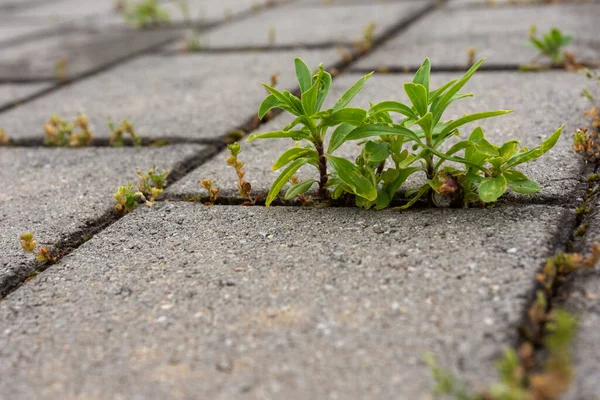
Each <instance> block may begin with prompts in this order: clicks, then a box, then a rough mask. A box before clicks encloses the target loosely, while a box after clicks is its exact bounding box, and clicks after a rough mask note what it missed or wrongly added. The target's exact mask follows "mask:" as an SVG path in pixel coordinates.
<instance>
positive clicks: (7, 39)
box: [0, 16, 58, 47]
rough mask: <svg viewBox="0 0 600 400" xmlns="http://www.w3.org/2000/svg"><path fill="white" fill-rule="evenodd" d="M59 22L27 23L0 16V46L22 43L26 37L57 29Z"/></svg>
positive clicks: (29, 37)
mask: <svg viewBox="0 0 600 400" xmlns="http://www.w3.org/2000/svg"><path fill="white" fill-rule="evenodd" d="M57 25H58V24H57V23H55V22H53V21H40V22H36V23H31V24H27V23H24V22H23V21H20V20H14V19H12V18H5V16H2V17H0V47H6V46H9V45H11V44H14V43H20V42H22V41H24V40H26V39H31V38H33V37H36V36H39V35H42V34H47V33H50V32H53V31H55V30H56V29H57Z"/></svg>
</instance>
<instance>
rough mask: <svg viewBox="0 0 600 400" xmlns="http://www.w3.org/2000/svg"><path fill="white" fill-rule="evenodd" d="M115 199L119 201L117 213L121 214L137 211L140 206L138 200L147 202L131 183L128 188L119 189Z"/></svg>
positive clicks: (116, 208)
mask: <svg viewBox="0 0 600 400" xmlns="http://www.w3.org/2000/svg"><path fill="white" fill-rule="evenodd" d="M113 197H114V198H115V200H116V201H117V204H116V205H115V211H117V212H118V213H121V214H126V213H128V212H131V211H133V210H135V209H136V208H137V206H139V203H138V200H145V198H144V195H143V194H142V193H141V192H139V191H137V190H135V189H134V187H133V185H131V182H130V183H128V184H127V186H121V187H119V188H118V189H117V191H116V192H115V193H114V194H113Z"/></svg>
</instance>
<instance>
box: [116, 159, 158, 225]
mask: <svg viewBox="0 0 600 400" xmlns="http://www.w3.org/2000/svg"><path fill="white" fill-rule="evenodd" d="M136 173H137V176H138V182H137V184H136V186H133V185H132V184H131V182H129V183H128V184H127V186H120V187H119V188H118V189H117V191H116V192H115V193H114V194H113V197H114V199H115V200H116V202H117V204H115V211H117V212H118V213H120V214H126V213H129V212H131V211H133V210H134V209H136V208H137V207H138V206H139V205H140V204H141V203H146V205H148V206H151V205H153V204H154V202H155V201H156V199H157V198H158V197H159V196H160V195H161V194H162V193H163V190H164V188H165V187H166V185H167V177H168V175H169V171H163V172H157V170H156V166H152V168H150V170H149V171H148V172H147V173H143V172H142V171H140V170H139V169H138V170H137V171H136Z"/></svg>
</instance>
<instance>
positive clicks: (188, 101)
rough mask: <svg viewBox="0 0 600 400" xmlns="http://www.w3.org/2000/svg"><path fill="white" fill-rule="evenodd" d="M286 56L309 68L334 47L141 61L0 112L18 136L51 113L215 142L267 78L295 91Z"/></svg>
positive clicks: (250, 106) (255, 101)
mask: <svg viewBox="0 0 600 400" xmlns="http://www.w3.org/2000/svg"><path fill="white" fill-rule="evenodd" d="M294 57H302V58H303V59H305V60H306V62H307V63H309V64H310V65H318V63H319V62H324V63H325V64H326V65H331V64H334V63H336V62H337V61H339V57H340V56H339V55H338V54H337V53H336V52H335V50H316V51H306V50H305V51H285V52H278V53H252V52H251V53H241V54H193V55H187V56H180V57H173V56H170V57H166V56H147V57H141V58H138V59H136V60H134V61H132V62H129V63H126V64H123V65H122V66H119V67H117V68H114V69H111V70H108V71H106V72H104V73H101V74H99V75H97V76H94V77H92V78H90V79H86V80H83V81H80V82H77V83H75V84H73V85H69V86H68V87H65V88H63V89H62V90H60V91H58V92H55V93H52V94H50V95H48V96H44V97H43V98H40V99H38V100H36V101H33V102H31V103H29V104H28V105H27V108H22V109H15V110H11V111H10V112H7V113H4V114H1V115H0V126H4V127H5V128H6V129H7V131H9V130H10V132H12V134H13V135H15V136H16V137H19V138H31V137H39V136H40V135H41V131H42V126H43V124H44V122H45V121H46V120H47V119H48V118H49V116H50V115H52V114H53V113H58V114H60V115H63V116H64V117H65V118H72V117H73V116H75V115H76V114H77V112H82V113H85V114H87V116H88V118H89V119H90V121H91V122H92V123H93V124H94V125H95V126H94V127H93V128H94V131H95V132H96V136H97V137H107V136H108V135H109V132H108V128H107V127H106V124H105V121H106V118H107V117H108V116H111V117H112V118H113V119H114V120H115V121H119V120H121V119H125V118H126V119H129V120H130V121H131V122H133V123H134V124H135V126H136V129H137V130H138V132H139V134H140V135H141V136H142V137H147V138H153V137H154V138H156V137H161V138H164V137H180V138H181V137H185V138H191V139H198V138H202V139H218V138H220V137H222V136H224V135H225V134H227V133H228V132H229V131H231V130H232V129H237V128H238V127H239V126H240V125H242V124H244V123H245V122H246V121H247V120H248V119H249V118H251V117H252V116H254V115H255V113H256V111H257V110H258V107H259V105H260V103H261V102H262V100H263V99H264V97H265V96H266V93H267V92H266V90H265V89H264V88H263V87H262V86H261V85H262V83H269V80H270V76H271V75H272V74H273V73H276V72H278V73H280V76H279V84H278V86H277V87H279V88H280V89H282V90H283V89H285V88H293V87H295V86H296V77H295V74H294Z"/></svg>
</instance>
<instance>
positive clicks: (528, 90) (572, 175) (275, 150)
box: [169, 72, 593, 203]
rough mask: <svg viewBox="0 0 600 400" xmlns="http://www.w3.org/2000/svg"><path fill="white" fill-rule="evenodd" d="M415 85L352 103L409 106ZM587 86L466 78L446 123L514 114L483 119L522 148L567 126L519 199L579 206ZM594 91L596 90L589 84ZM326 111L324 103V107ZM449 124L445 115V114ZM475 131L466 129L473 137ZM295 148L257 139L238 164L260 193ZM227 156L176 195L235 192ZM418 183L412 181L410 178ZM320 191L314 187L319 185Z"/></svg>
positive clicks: (341, 83)
mask: <svg viewBox="0 0 600 400" xmlns="http://www.w3.org/2000/svg"><path fill="white" fill-rule="evenodd" d="M457 76H460V74H433V75H432V87H437V86H439V85H441V84H443V83H445V82H447V81H448V80H450V79H451V78H453V77H457ZM359 78H360V75H354V74H346V75H343V76H342V77H340V78H336V79H335V80H334V85H333V88H332V91H331V93H330V96H329V98H328V101H329V106H331V105H333V103H334V102H335V101H337V99H338V98H339V97H340V96H341V95H342V94H343V93H344V92H345V90H346V89H347V88H348V87H350V86H351V85H352V84H353V83H354V82H355V81H356V80H358V79H359ZM410 80H412V76H411V75H385V74H376V75H375V76H373V77H372V78H371V79H370V80H369V81H367V84H366V85H365V87H364V88H363V90H362V91H361V92H360V93H359V94H358V96H356V98H355V99H354V100H353V101H352V103H351V104H352V105H355V106H358V107H368V106H369V104H368V103H369V101H372V102H374V103H377V102H380V101H383V100H399V101H403V102H405V101H406V96H405V94H404V91H403V83H404V82H405V81H410ZM587 84H588V81H586V80H585V78H583V77H581V76H579V75H578V74H564V73H561V72H548V73H542V74H523V73H518V72H515V73H492V72H480V73H477V74H475V76H474V77H473V78H472V79H471V81H469V83H468V84H467V86H465V88H464V89H463V92H465V93H473V94H474V95H475V97H473V98H467V99H464V100H461V101H459V102H456V103H454V104H453V105H452V106H450V107H449V108H448V110H447V119H453V118H457V117H460V116H462V115H463V114H465V113H474V112H480V111H490V110H497V109H514V110H515V111H514V112H513V113H512V114H509V115H505V116H501V117H497V118H493V119H489V120H484V121H481V123H480V124H481V126H483V127H484V130H485V133H486V137H488V139H489V140H490V141H491V142H492V143H495V144H501V143H503V142H504V141H507V140H510V139H515V138H518V139H520V140H521V144H522V145H524V146H527V147H529V148H532V147H534V146H536V145H538V144H539V143H541V142H542V141H543V140H544V139H545V138H547V137H548V136H550V135H551V134H552V133H553V132H554V130H556V129H557V128H558V127H559V126H560V125H561V124H564V125H565V129H564V133H563V136H562V137H561V139H560V141H559V143H558V144H557V145H556V147H555V148H554V149H553V150H551V151H550V153H548V154H546V155H545V156H544V157H542V158H541V159H538V160H537V161H535V162H533V163H531V164H530V165H529V164H525V165H524V166H521V167H520V168H519V169H521V170H522V171H523V172H524V173H526V174H527V175H528V176H529V177H530V178H532V179H534V180H536V181H537V182H539V183H540V185H541V186H542V191H541V192H539V193H538V194H536V195H532V196H524V195H515V196H516V198H518V199H520V200H521V201H536V200H537V201H540V200H558V199H560V200H561V201H563V202H567V203H568V202H577V201H578V200H577V198H578V197H579V196H581V193H579V191H580V189H581V187H582V184H581V183H580V182H579V177H580V171H581V167H582V163H581V161H580V160H579V157H578V156H577V155H576V154H575V153H574V152H573V151H572V150H571V143H572V133H573V132H574V130H575V129H576V128H578V127H579V126H583V125H585V122H586V120H585V118H584V117H583V115H582V113H583V111H584V110H585V109H586V108H587V107H589V105H588V102H587V100H586V99H583V98H581V97H580V95H579V94H580V92H581V90H582V88H584V87H586V86H587ZM591 88H593V87H591ZM325 106H327V104H326V105H325ZM444 119H446V117H444ZM289 122H290V118H289V117H287V116H286V115H282V116H279V117H277V118H275V119H274V120H273V121H270V122H269V123H267V124H266V125H264V126H263V127H261V128H260V130H259V132H262V131H264V132H268V131H272V130H279V129H282V128H283V127H284V126H285V125H286V124H287V123H289ZM474 126H475V125H473V124H471V125H470V129H463V130H461V132H462V134H463V136H468V134H469V133H470V132H471V130H472V128H474ZM291 146H293V141H292V140H291V139H279V140H256V141H254V142H251V143H244V144H243V145H242V148H243V152H242V154H241V155H240V159H241V160H242V161H245V162H246V165H245V170H246V171H247V175H246V179H247V180H248V182H250V183H251V184H252V187H253V188H254V191H255V193H256V194H264V193H266V192H268V189H269V188H270V186H271V184H272V183H273V181H274V180H275V178H276V177H277V176H278V174H279V172H280V171H275V172H273V171H271V166H272V165H273V163H274V162H275V161H276V160H277V158H278V157H279V155H280V154H281V153H282V152H283V151H285V150H286V149H287V148H289V147H291ZM358 151H359V150H358V148H357V147H356V146H354V145H352V144H348V145H347V146H345V147H343V148H340V150H339V153H338V154H337V155H341V156H344V157H348V158H353V157H356V156H357V155H358ZM226 157H227V152H226V151H224V152H223V153H222V155H217V156H216V157H215V158H214V159H213V160H211V161H210V162H208V163H206V164H204V165H203V166H201V167H199V168H198V169H197V170H196V171H194V172H192V173H191V174H189V175H188V176H186V177H185V178H184V179H182V180H181V181H179V182H178V183H177V184H176V185H174V186H172V187H171V188H169V193H170V194H172V195H177V196H188V195H194V194H196V195H197V194H202V193H205V191H204V189H202V188H201V186H200V185H199V181H200V180H201V179H205V178H209V179H214V180H216V181H217V184H218V185H220V186H221V190H222V196H223V197H230V196H232V195H233V196H235V195H236V194H237V189H236V182H237V180H236V176H235V173H234V171H233V170H232V169H231V168H228V167H225V165H226V164H225V161H224V160H225V158H226ZM316 176H317V175H316V170H314V169H313V168H311V167H310V166H309V167H305V168H304V170H303V171H302V172H301V173H300V174H299V177H300V178H301V180H303V179H305V178H316ZM413 178H414V179H413ZM423 179H424V177H422V176H416V175H414V176H413V177H412V178H411V180H410V181H408V182H407V184H406V187H407V188H415V187H418V186H420V185H422V184H423V183H424V180H423ZM315 186H316V185H315Z"/></svg>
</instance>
